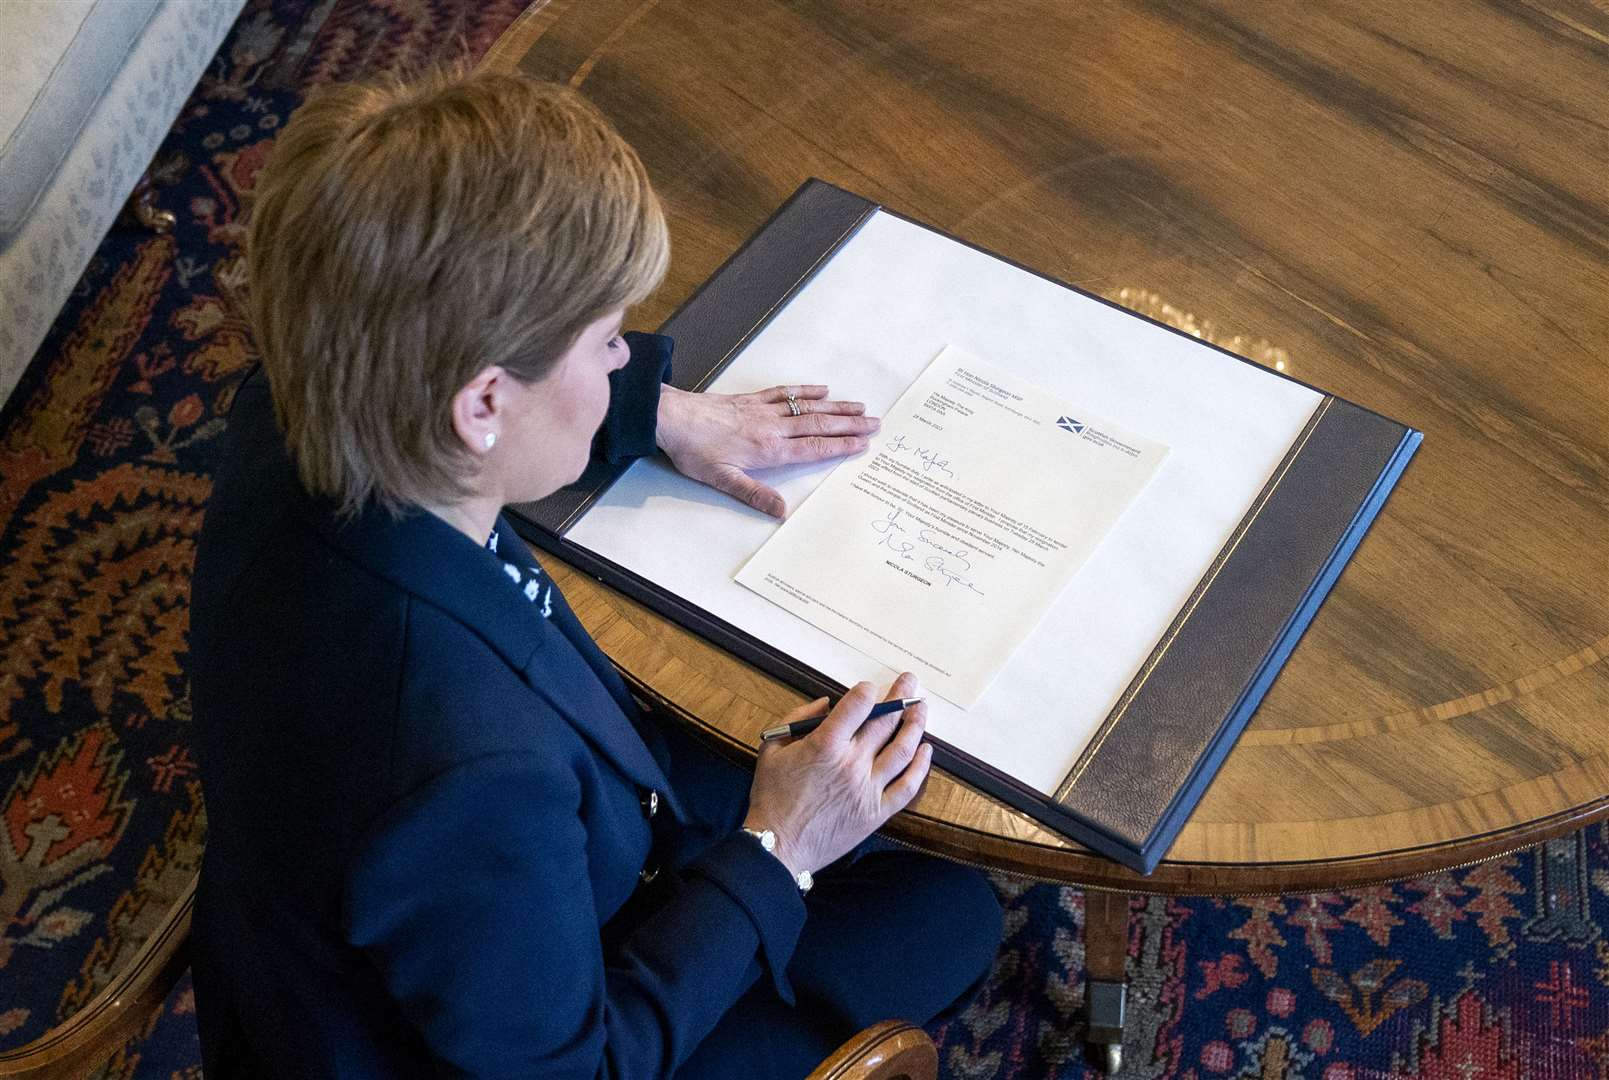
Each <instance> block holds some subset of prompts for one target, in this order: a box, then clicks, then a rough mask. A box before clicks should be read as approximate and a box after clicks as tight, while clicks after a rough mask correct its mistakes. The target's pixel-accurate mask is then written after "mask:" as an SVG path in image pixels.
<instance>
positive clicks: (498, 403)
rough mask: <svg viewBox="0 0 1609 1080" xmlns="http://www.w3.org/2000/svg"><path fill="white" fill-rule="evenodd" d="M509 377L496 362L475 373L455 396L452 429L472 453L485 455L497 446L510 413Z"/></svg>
mask: <svg viewBox="0 0 1609 1080" xmlns="http://www.w3.org/2000/svg"><path fill="white" fill-rule="evenodd" d="M508 380H509V375H508V373H507V372H506V371H504V370H503V369H502V368H501V367H498V366H496V365H493V366H492V367H488V368H482V369H481V370H480V371H478V372H476V373H475V377H474V378H472V379H470V380H469V381H468V382H467V383H465V384H464V385H463V386H461V387H459V388H458V393H456V394H454V395H453V400H452V416H453V430H454V431H456V432H457V433H458V437H459V438H460V439H461V440H463V443H464V447H465V448H466V449H467V450H468V451H469V452H470V453H471V454H474V455H476V456H484V455H486V454H488V453H491V451H492V450H494V449H495V448H496V446H497V440H498V437H499V436H500V435H501V428H502V424H503V420H504V417H505V416H506V415H507V402H506V401H504V394H505V390H506V388H507V386H508Z"/></svg>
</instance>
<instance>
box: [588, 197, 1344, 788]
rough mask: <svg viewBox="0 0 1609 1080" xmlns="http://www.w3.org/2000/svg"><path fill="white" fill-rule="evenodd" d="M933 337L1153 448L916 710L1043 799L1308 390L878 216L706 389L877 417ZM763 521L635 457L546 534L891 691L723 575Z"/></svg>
mask: <svg viewBox="0 0 1609 1080" xmlns="http://www.w3.org/2000/svg"><path fill="white" fill-rule="evenodd" d="M1140 284H1143V282H1142V283H1140ZM952 343H953V344H955V345H956V346H957V347H959V348H963V349H966V350H967V351H969V352H973V353H976V354H978V355H983V356H992V357H997V358H1001V360H1002V363H1003V364H1006V365H1008V366H1009V367H1010V369H1011V370H1012V371H1013V372H1015V373H1016V374H1018V375H1020V376H1021V377H1023V378H1025V379H1027V380H1029V381H1031V382H1033V383H1035V384H1036V385H1038V386H1040V387H1043V388H1044V389H1045V390H1046V392H1048V393H1051V394H1055V395H1057V396H1059V397H1064V398H1066V399H1068V400H1069V401H1077V402H1080V403H1082V404H1083V405H1085V406H1087V407H1088V408H1090V409H1091V410H1093V411H1094V412H1095V413H1097V414H1099V415H1101V416H1104V417H1107V418H1108V419H1109V420H1111V421H1112V422H1113V423H1115V424H1118V425H1121V426H1123V427H1125V428H1129V429H1132V430H1135V431H1143V432H1146V433H1147V434H1148V435H1150V436H1152V437H1153V438H1155V439H1157V440H1158V441H1160V442H1163V443H1165V444H1167V446H1168V447H1169V453H1168V458H1167V461H1166V462H1164V464H1163V465H1162V468H1161V469H1160V470H1158V472H1157V475H1156V477H1155V479H1154V480H1153V481H1152V482H1151V484H1150V485H1149V486H1148V487H1147V488H1146V489H1145V491H1144V493H1143V494H1142V495H1141V496H1140V497H1139V498H1138V499H1137V500H1136V501H1135V503H1134V505H1133V506H1132V507H1130V509H1129V511H1128V512H1127V513H1126V514H1124V515H1123V517H1122V519H1121V520H1120V521H1119V522H1118V525H1117V527H1116V529H1115V530H1114V531H1113V533H1112V534H1111V535H1110V536H1109V537H1108V542H1106V543H1104V544H1102V545H1101V546H1100V547H1099V548H1098V549H1097V550H1096V551H1095V553H1094V554H1093V555H1092V556H1091V557H1090V559H1089V561H1088V562H1087V563H1086V564H1085V568H1084V570H1083V571H1082V572H1081V573H1079V574H1078V576H1077V577H1076V578H1075V579H1074V580H1073V581H1072V582H1071V583H1070V584H1069V585H1068V586H1067V588H1066V589H1065V590H1064V591H1063V593H1062V594H1061V596H1060V597H1059V598H1058V599H1057V601H1056V602H1055V604H1054V605H1053V606H1052V607H1051V610H1050V612H1049V613H1048V614H1047V615H1046V617H1045V619H1044V621H1043V622H1041V623H1040V625H1039V627H1038V629H1036V630H1035V631H1034V633H1033V634H1032V635H1031V636H1030V637H1029V639H1028V640H1027V641H1026V642H1024V643H1023V645H1022V646H1021V647H1020V648H1018V649H1017V650H1016V652H1014V653H1013V654H1012V656H1011V658H1010V660H1008V661H1007V662H1006V666H1005V667H1004V668H1003V669H1002V670H1001V672H1000V674H999V676H998V677H997V678H996V679H995V681H994V683H993V684H992V685H991V686H990V687H989V689H988V691H987V692H986V693H985V694H984V695H983V696H982V697H981V698H979V699H978V701H977V703H976V704H975V705H974V706H973V708H972V709H971V710H970V711H968V712H963V711H962V710H961V709H958V708H956V707H955V706H953V705H950V704H949V703H947V702H945V701H943V700H942V699H938V700H935V699H930V701H929V708H928V726H929V730H930V731H931V732H932V733H933V734H934V735H936V736H937V737H939V738H941V739H944V740H945V741H946V742H949V743H951V744H952V745H955V746H956V747H958V748H959V749H961V750H964V751H966V752H967V753H969V754H972V755H973V756H974V757H977V758H980V759H982V760H983V761H985V762H988V763H989V764H991V765H993V766H995V767H996V768H999V769H1001V770H1002V771H1004V772H1006V773H1009V774H1011V775H1013V776H1016V777H1017V778H1018V779H1019V780H1021V781H1023V782H1024V783H1026V784H1028V785H1029V786H1030V787H1033V788H1035V789H1037V790H1039V791H1042V792H1044V793H1046V794H1050V793H1053V792H1054V791H1055V789H1056V787H1057V786H1058V785H1059V784H1060V782H1061V780H1062V778H1063V777H1064V776H1065V775H1066V774H1067V772H1068V770H1069V769H1070V768H1071V767H1072V765H1073V763H1074V762H1075V761H1076V760H1077V759H1078V756H1079V754H1080V753H1081V752H1082V751H1083V749H1084V746H1085V745H1086V743H1087V742H1088V741H1089V738H1090V736H1091V735H1092V734H1093V733H1094V732H1095V730H1096V729H1097V728H1098V727H1099V725H1100V723H1101V721H1102V720H1103V719H1104V718H1105V717H1106V716H1107V714H1108V713H1109V712H1110V711H1111V709H1112V706H1113V705H1114V704H1115V703H1116V701H1117V698H1118V697H1119V696H1120V695H1121V694H1122V692H1123V690H1124V688H1126V687H1127V686H1128V684H1129V682H1130V681H1131V680H1132V679H1133V677H1134V674H1135V672H1136V671H1137V670H1138V668H1139V665H1140V664H1141V663H1142V662H1143V661H1144V659H1145V657H1146V656H1147V655H1148V654H1149V653H1150V651H1151V649H1152V648H1153V647H1154V646H1155V644H1156V642H1157V641H1158V639H1159V638H1160V637H1161V636H1162V634H1163V632H1164V631H1165V630H1166V629H1167V627H1168V624H1169V623H1170V622H1171V621H1172V619H1173V616H1174V615H1175V613H1176V612H1177V611H1178V610H1179V608H1180V606H1181V605H1182V604H1183V603H1184V601H1185V600H1186V598H1188V596H1189V595H1190V593H1191V591H1192V590H1193V589H1194V588H1195V586H1196V583H1197V582H1198V581H1199V580H1200V579H1201V576H1202V574H1203V573H1204V572H1205V571H1206V569H1207V567H1208V566H1209V565H1210V564H1211V562H1212V560H1213V558H1214V557H1215V556H1216V555H1217V553H1218V551H1219V549H1220V548H1221V547H1222V546H1223V545H1224V543H1225V542H1226V541H1227V540H1228V538H1229V536H1230V535H1231V533H1232V532H1233V531H1234V529H1235V526H1236V525H1237V524H1238V523H1239V522H1240V519H1241V518H1242V517H1243V516H1244V515H1245V512H1246V510H1247V508H1248V507H1250V505H1251V502H1252V500H1253V499H1254V498H1255V497H1256V495H1257V493H1258V492H1259V491H1261V489H1262V487H1263V485H1264V483H1266V482H1267V480H1268V478H1269V476H1270V475H1271V474H1272V473H1273V471H1274V469H1275V468H1276V467H1277V466H1278V464H1279V462H1280V460H1281V459H1282V458H1283V457H1284V455H1285V452H1286V450H1287V449H1289V447H1290V445H1291V443H1292V442H1293V441H1294V440H1295V438H1296V436H1297V435H1298V434H1300V432H1301V430H1302V428H1303V426H1304V425H1305V424H1306V423H1307V420H1308V418H1309V417H1310V416H1311V415H1312V412H1313V410H1314V408H1315V407H1317V405H1318V403H1319V401H1320V400H1321V396H1320V395H1319V394H1318V393H1317V392H1316V391H1314V390H1312V389H1309V388H1308V387H1305V386H1302V385H1301V384H1300V383H1296V382H1293V381H1291V380H1289V379H1285V378H1283V377H1281V376H1278V375H1276V374H1274V373H1273V372H1270V371H1268V370H1266V369H1263V368H1259V367H1256V366H1255V365H1252V364H1248V363H1245V362H1243V361H1240V360H1237V359H1235V358H1233V357H1230V356H1226V355H1224V354H1222V353H1220V352H1218V351H1216V350H1214V349H1211V348H1208V347H1207V346H1205V345H1202V344H1200V343H1199V342H1195V341H1192V340H1190V339H1189V338H1185V337H1182V336H1180V335H1178V334H1174V333H1171V332H1169V331H1167V330H1165V329H1162V328H1160V327H1157V326H1153V325H1151V324H1149V323H1147V322H1145V321H1143V320H1141V319H1139V318H1136V317H1134V316H1132V315H1129V314H1127V313H1126V312H1123V311H1120V310H1117V309H1115V308H1111V307H1108V306H1107V305H1105V304H1102V303H1100V302H1099V301H1096V300H1092V299H1089V298H1088V297H1084V296H1081V295H1079V294H1078V293H1074V292H1071V291H1069V290H1067V289H1064V288H1062V287H1061V286H1059V285H1057V284H1055V283H1054V282H1050V281H1046V280H1044V279H1042V278H1039V277H1037V276H1035V275H1033V274H1030V273H1028V272H1026V271H1023V270H1020V269H1018V268H1016V267H1013V266H1011V265H1009V264H1007V263H1004V262H1002V261H1000V260H999V259H996V258H994V257H992V256H990V255H987V254H984V253H983V252H980V251H976V250H974V249H972V248H969V247H966V246H965V245H962V244H958V243H956V242H955V241H953V240H950V239H948V238H946V237H943V236H940V235H939V234H938V233H935V232H932V231H931V230H929V229H925V228H923V227H921V226H920V225H915V224H912V223H911V222H908V221H904V220H902V219H900V218H896V217H894V216H892V215H890V214H885V213H877V214H874V215H873V216H872V218H871V219H870V220H869V221H868V222H867V223H866V224H865V225H864V226H863V227H862V228H861V230H860V231H859V232H858V233H857V234H856V235H855V236H854V237H853V238H852V239H851V240H850V241H849V242H848V243H847V244H845V245H844V247H843V248H842V249H841V250H840V251H839V252H838V254H837V255H836V256H834V257H833V258H832V259H831V260H830V261H829V262H828V263H827V265H826V266H824V267H823V268H822V269H821V271H820V272H819V273H818V274H817V275H816V277H815V278H814V279H812V281H811V282H810V283H809V285H807V286H806V287H805V288H804V289H803V290H801V292H800V293H799V295H798V296H796V297H795V298H794V299H793V300H792V301H791V302H790V303H789V304H788V305H787V306H786V307H785V308H784V309H783V310H782V311H781V312H779V313H778V315H777V316H776V318H774V319H773V320H772V321H771V323H770V324H769V325H768V326H767V327H766V328H765V329H764V330H762V331H761V332H760V333H759V334H758V335H756V337H755V339H754V340H753V341H751V342H750V343H749V345H748V346H747V347H746V348H745V349H744V350H743V353H742V354H741V355H740V356H738V357H737V358H736V359H735V360H734V361H733V363H732V364H731V366H729V367H728V368H727V369H726V371H725V372H723V373H722V374H721V375H720V376H719V377H718V378H717V379H716V380H714V382H713V383H712V384H711V385H710V387H709V388H708V389H710V390H714V391H717V392H725V393H738V392H744V391H749V390H758V389H763V388H765V387H768V386H773V385H776V384H779V383H802V382H824V383H827V384H829V385H830V386H831V388H832V392H833V395H834V396H835V397H844V398H852V399H855V400H859V401H864V402H866V405H867V410H868V412H870V413H871V414H873V415H881V414H883V413H886V412H887V411H888V409H889V407H890V406H891V405H892V404H893V403H894V401H895V400H896V399H897V398H898V397H899V396H900V394H901V393H902V392H903V391H904V390H905V388H906V387H907V386H909V385H910V383H911V381H912V380H913V379H915V378H916V376H917V374H918V373H920V372H921V371H922V369H923V368H924V367H926V365H927V364H928V363H930V362H931V361H932V359H933V357H934V356H936V355H937V354H938V353H939V351H940V350H941V349H943V348H944V347H945V345H947V344H952ZM835 464H836V463H825V464H822V465H817V466H801V467H792V468H788V469H779V470H773V471H771V472H769V473H767V474H766V481H767V482H768V483H770V484H772V485H774V486H776V487H777V488H778V490H780V491H781V492H782V495H783V497H784V498H785V499H786V500H787V501H788V505H789V506H790V507H797V506H798V505H799V504H800V503H801V501H802V500H803V499H804V498H805V497H806V496H808V495H809V494H810V493H811V492H812V491H813V490H814V489H815V488H816V486H817V485H818V484H819V483H820V482H821V481H822V480H823V479H825V477H826V476H827V474H828V473H829V472H831V471H832V469H833V467H834V466H835ZM777 527H778V523H777V522H776V521H775V520H773V519H771V518H768V517H766V516H765V515H763V514H760V513H758V512H756V511H752V510H748V509H746V508H744V507H741V506H737V505H735V504H734V503H733V502H732V501H731V500H730V499H728V498H726V497H725V496H722V495H719V494H717V493H716V492H714V491H711V490H710V489H708V488H706V487H703V486H702V485H700V484H697V483H694V482H693V481H691V480H688V479H686V478H685V477H683V476H681V475H679V474H677V473H676V472H675V471H674V470H673V469H671V468H670V467H669V465H668V464H667V463H666V462H665V461H664V459H663V458H657V457H656V458H648V459H644V460H642V461H639V462H638V463H637V464H635V465H633V466H632V467H631V469H630V470H629V471H628V472H627V473H626V475H625V476H623V477H622V478H621V479H620V480H619V481H618V482H617V483H616V484H615V485H614V486H613V487H612V488H610V490H609V491H608V492H607V493H606V494H605V495H604V497H603V498H601V499H600V500H599V501H598V503H597V504H596V505H594V506H593V507H592V508H591V509H590V510H588V511H587V513H586V514H585V515H584V516H583V517H582V519H581V520H580V521H579V522H577V523H576V525H575V526H574V527H572V528H571V529H570V531H569V532H568V534H567V537H568V538H569V539H570V540H572V541H574V542H576V543H578V544H580V545H582V546H583V547H587V548H589V549H591V550H593V551H596V552H598V553H599V554H601V555H603V556H604V557H606V558H608V559H610V560H612V561H614V562H616V563H618V564H620V565H622V566H625V567H627V568H628V569H630V570H632V571H634V572H635V573H637V574H639V575H641V576H643V577H645V578H647V579H648V580H650V581H653V582H656V583H658V584H659V585H661V586H663V587H665V588H666V589H668V590H670V591H671V592H673V593H675V594H676V595H679V596H682V597H686V598H687V599H689V600H690V601H691V602H693V603H695V604H697V605H699V606H700V607H702V608H704V609H705V610H706V611H708V612H710V613H711V614H713V615H715V616H716V617H718V618H721V619H724V620H726V621H727V622H729V623H732V624H733V625H735V626H737V627H739V628H740V629H742V630H744V631H745V632H747V633H749V634H751V635H753V636H754V637H756V638H758V639H760V640H762V641H765V642H767V643H769V644H770V645H772V646H774V647H775V648H777V649H779V650H781V651H782V652H784V653H786V654H788V655H790V656H792V657H794V658H796V659H797V660H799V661H800V662H801V663H804V664H808V665H809V666H811V667H813V668H815V669H816V670H818V671H821V672H822V673H824V674H826V675H827V676H829V677H830V678H833V679H835V680H838V681H840V682H842V683H845V684H852V683H855V682H857V681H859V680H861V679H871V680H873V681H877V680H882V681H884V683H885V684H886V683H887V682H888V681H891V680H892V679H893V676H894V675H895V674H896V672H895V671H894V670H892V669H890V668H889V667H887V666H886V665H884V664H881V663H879V662H878V661H876V660H873V659H871V658H869V657H867V656H865V655H864V654H863V653H861V652H859V651H858V650H856V649H854V648H851V647H850V646H848V645H845V644H844V643H843V642H841V641H839V640H837V639H836V638H834V637H833V636H832V635H830V634H828V633H826V632H824V631H822V630H820V629H818V628H817V627H814V626H811V625H810V624H809V623H806V622H804V621H803V620H801V619H798V618H795V617H794V616H792V615H790V614H788V613H787V612H785V611H783V610H782V609H780V608H778V607H777V606H776V605H774V604H771V603H770V602H768V601H766V600H765V599H763V598H761V597H759V596H757V595H755V594H754V593H753V592H751V591H749V590H748V589H745V588H744V587H743V586H741V585H739V584H737V583H736V582H735V581H734V580H733V578H734V576H735V575H736V574H737V572H738V570H739V569H740V568H741V567H742V566H743V564H744V563H745V562H747V561H748V559H749V558H750V557H751V556H752V555H753V554H754V553H755V552H756V551H758V550H759V549H760V546H761V545H762V544H764V543H765V541H766V540H767V539H768V538H769V537H770V535H771V533H772V532H773V531H775V529H776V528H777ZM1047 702H1050V703H1053V704H1050V705H1047V704H1046V703H1047Z"/></svg>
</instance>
